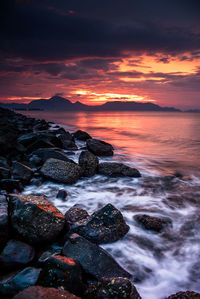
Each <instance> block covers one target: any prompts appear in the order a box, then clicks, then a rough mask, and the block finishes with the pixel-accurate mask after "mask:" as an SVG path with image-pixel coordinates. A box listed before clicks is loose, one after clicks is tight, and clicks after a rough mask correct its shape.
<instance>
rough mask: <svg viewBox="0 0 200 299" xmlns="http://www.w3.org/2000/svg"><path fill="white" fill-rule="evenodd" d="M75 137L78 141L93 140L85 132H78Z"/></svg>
mask: <svg viewBox="0 0 200 299" xmlns="http://www.w3.org/2000/svg"><path fill="white" fill-rule="evenodd" d="M74 137H75V138H76V139H78V140H82V141H86V140H88V139H91V138H92V137H91V136H90V135H89V134H88V133H87V132H85V131H82V130H78V131H76V132H75V133H74Z"/></svg>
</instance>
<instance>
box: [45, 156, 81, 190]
mask: <svg viewBox="0 0 200 299" xmlns="http://www.w3.org/2000/svg"><path fill="white" fill-rule="evenodd" d="M40 172H41V174H42V175H43V176H44V177H46V178H47V179H50V180H53V181H56V182H59V183H64V184H74V183H76V182H77V180H78V179H79V178H80V177H81V175H82V172H83V171H82V169H81V167H80V166H79V165H77V164H75V163H70V162H65V161H61V160H58V159H53V158H51V159H48V160H47V161H46V162H45V163H44V165H43V166H42V168H41V170H40Z"/></svg>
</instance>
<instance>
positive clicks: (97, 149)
mask: <svg viewBox="0 0 200 299" xmlns="http://www.w3.org/2000/svg"><path fill="white" fill-rule="evenodd" d="M86 145H87V148H88V150H89V151H90V152H92V153H93V154H95V155H97V156H113V147H112V145H111V144H109V143H107V142H105V141H102V140H98V139H88V140H87V142H86Z"/></svg>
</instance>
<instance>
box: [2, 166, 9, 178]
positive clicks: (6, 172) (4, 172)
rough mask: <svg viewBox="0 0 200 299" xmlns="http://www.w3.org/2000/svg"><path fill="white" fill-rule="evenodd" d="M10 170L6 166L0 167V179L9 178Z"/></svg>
mask: <svg viewBox="0 0 200 299" xmlns="http://www.w3.org/2000/svg"><path fill="white" fill-rule="evenodd" d="M9 178H10V170H9V169H8V168H4V167H0V179H9Z"/></svg>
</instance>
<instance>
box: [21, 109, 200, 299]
mask: <svg viewBox="0 0 200 299" xmlns="http://www.w3.org/2000/svg"><path fill="white" fill-rule="evenodd" d="M23 113H24V114H26V115H29V116H32V117H37V118H44V119H46V120H48V121H53V122H55V123H57V124H60V125H62V126H63V127H65V128H66V129H67V130H69V131H70V132H74V131H75V130H76V129H82V130H86V131H87V132H89V133H90V134H91V135H92V136H93V137H95V138H99V139H102V140H105V141H107V142H110V143H111V144H113V145H114V148H115V155H114V157H113V158H103V159H102V158H101V159H100V160H101V161H122V162H123V163H126V164H128V165H131V166H134V167H136V168H138V169H139V170H140V171H141V173H142V175H143V176H142V178H141V179H133V178H107V177H104V176H100V175H96V176H94V177H92V178H90V179H81V180H79V181H78V182H77V183H76V184H75V185H73V186H66V185H62V186H61V185H59V184H55V183H51V182H46V183H45V184H43V185H42V186H41V187H39V188H38V187H37V188H35V186H29V187H27V188H26V190H25V193H27V194H30V193H34V194H37V193H43V194H45V195H46V196H48V198H49V199H50V200H52V201H53V202H54V204H55V205H56V206H57V207H58V208H59V209H60V210H61V211H62V212H63V213H64V212H65V211H66V210H68V209H69V208H70V207H71V206H73V205H74V204H79V205H82V206H83V207H84V208H86V209H87V210H88V211H89V212H91V213H92V212H93V211H94V210H96V209H98V208H100V207H102V206H104V205H105V204H107V203H109V202H110V203H112V204H114V205H115V206H116V207H117V208H118V209H120V210H121V212H122V213H123V215H124V217H125V219H126V221H127V223H128V224H129V226H130V231H129V232H128V234H127V235H126V236H125V237H124V238H123V239H122V240H120V241H118V242H115V243H113V244H107V245H104V246H103V247H104V248H105V249H106V250H108V251H109V252H110V253H111V254H112V255H113V256H114V257H115V259H116V260H117V261H118V262H119V263H120V264H121V265H122V266H123V267H125V268H126V269H127V270H128V271H129V272H131V273H132V274H133V277H134V283H135V285H136V287H137V289H138V291H139V292H140V294H141V296H142V298H143V299H163V298H166V297H167V296H169V295H170V294H172V293H175V292H178V291H180V290H194V291H198V292H200V267H199V266H200V133H199V132H200V114H198V113H174V112H171V113H162V112H120V113H119V112H106V113H103V112H89V113H85V112H67V113H66V112H65V113H52V112H43V111H42V112H38V111H32V112H30V111H29V112H23ZM78 145H79V147H82V146H83V145H84V143H82V142H79V143H78ZM79 154H80V150H78V151H76V152H75V155H73V156H70V158H72V159H74V160H75V161H77V160H78V156H79ZM177 172H178V173H181V174H182V175H183V176H182V177H173V176H172V175H173V174H174V173H177ZM60 188H65V189H66V190H67V192H68V194H69V196H68V199H67V201H66V202H62V201H60V200H58V199H56V194H57V192H58V190H59V189H60ZM140 213H142V214H144V213H145V214H148V215H152V216H158V217H169V218H171V220H172V222H173V227H171V228H169V229H168V230H167V231H165V232H163V233H160V234H156V233H153V232H150V231H145V230H143V229H142V228H141V227H139V226H138V225H137V224H136V223H135V221H134V219H133V216H134V215H136V214H140Z"/></svg>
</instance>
